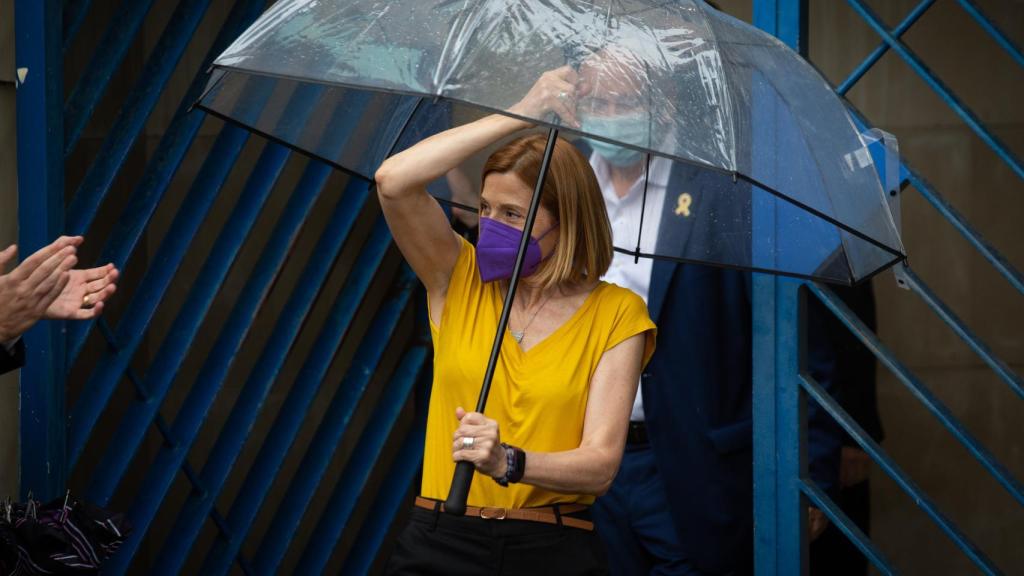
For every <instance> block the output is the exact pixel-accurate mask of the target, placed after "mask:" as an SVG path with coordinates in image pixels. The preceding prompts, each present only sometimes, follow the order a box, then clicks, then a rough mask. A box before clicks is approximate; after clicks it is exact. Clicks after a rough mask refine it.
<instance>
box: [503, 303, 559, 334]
mask: <svg viewBox="0 0 1024 576" xmlns="http://www.w3.org/2000/svg"><path fill="white" fill-rule="evenodd" d="M550 299H551V294H550V293H549V294H548V295H547V296H545V297H544V301H543V302H541V303H540V306H538V307H537V309H536V310H534V311H533V315H532V316H530V320H529V321H528V322H527V323H526V326H523V329H522V330H518V331H517V330H513V329H512V327H511V326H509V327H508V329H509V331H510V332H512V338H514V339H515V341H516V343H517V344H522V343H523V338H525V337H526V329H527V328H529V327H530V324H533V319H534V318H536V317H537V314H538V313H539V312H540V310H541V308H543V307H544V306H545V305H546V304H547V303H548V300H550Z"/></svg>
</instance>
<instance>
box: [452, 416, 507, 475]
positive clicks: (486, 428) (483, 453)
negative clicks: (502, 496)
mask: <svg viewBox="0 0 1024 576" xmlns="http://www.w3.org/2000/svg"><path fill="white" fill-rule="evenodd" d="M455 417H456V418H458V420H459V427H458V429H457V430H455V438H454V441H453V442H452V460H454V461H456V462H460V461H466V462H472V463H473V466H476V469H477V471H478V472H480V473H481V474H486V475H488V476H491V477H492V478H500V477H502V476H504V475H505V469H506V468H507V467H508V461H507V459H506V457H505V448H504V447H503V446H502V445H501V432H500V430H499V429H498V422H497V421H496V420H491V419H490V418H488V417H486V416H484V415H483V414H481V413H479V412H466V411H465V410H463V409H462V408H461V407H460V408H456V409H455ZM469 438H472V440H468V439H469ZM467 444H469V446H468V447H467Z"/></svg>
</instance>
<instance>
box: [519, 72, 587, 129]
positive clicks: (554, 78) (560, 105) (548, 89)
mask: <svg viewBox="0 0 1024 576" xmlns="http://www.w3.org/2000/svg"><path fill="white" fill-rule="evenodd" d="M577 80H578V78H577V74H576V71H575V70H573V69H572V68H571V67H569V66H562V67H561V68H555V69H554V70H548V71H547V72H545V73H543V74H541V76H540V78H538V79H537V81H536V82H535V83H534V84H533V87H531V88H530V91H529V92H527V93H526V96H523V99H522V100H520V101H519V102H517V103H516V104H515V105H514V106H512V107H511V108H509V110H508V111H509V112H511V113H512V114H516V115H518V116H522V117H524V118H533V119H535V120H543V119H544V117H545V116H547V115H548V114H549V113H554V114H557V115H558V117H559V118H561V119H562V123H563V124H565V125H566V126H571V127H573V128H579V126H580V123H579V120H578V119H577V118H576V98H577V90H576V83H577Z"/></svg>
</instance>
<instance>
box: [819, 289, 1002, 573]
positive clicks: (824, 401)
mask: <svg viewBox="0 0 1024 576" xmlns="http://www.w3.org/2000/svg"><path fill="white" fill-rule="evenodd" d="M809 286H811V288H812V289H814V286H813V285H809ZM814 292H815V294H819V297H820V292H819V291H818V290H814ZM826 297H827V298H828V299H829V300H828V301H826V300H825V299H822V301H823V302H825V304H826V305H828V307H829V308H831V309H832V311H833V313H835V314H836V316H837V317H839V319H840V320H842V321H843V323H844V324H846V326H847V328H849V329H850V331H851V332H853V333H854V335H855V336H857V337H858V338H861V340H865V339H871V338H876V336H875V335H874V333H873V332H871V330H870V329H869V328H868V327H866V326H864V324H863V323H862V322H861V321H860V319H859V318H857V316H856V314H854V313H853V312H852V311H851V310H850V309H849V308H846V304H845V303H843V301H842V300H840V299H839V298H837V297H836V296H834V295H829V296H826ZM876 353H877V351H876ZM883 353H885V354H888V351H884V352H883ZM800 385H801V386H803V388H804V390H806V391H807V393H808V394H809V395H810V396H811V397H812V398H814V399H815V400H817V401H818V403H819V404H821V406H822V407H823V408H824V409H825V410H826V411H827V412H828V413H829V414H831V415H832V417H833V418H834V419H835V421H836V422H837V423H838V424H839V425H840V426H842V427H843V429H845V430H846V432H847V433H848V434H849V435H850V437H851V438H853V439H854V441H856V442H857V444H859V445H860V446H861V448H863V449H864V451H865V452H867V453H868V454H869V455H870V456H871V459H872V460H874V462H875V463H876V464H878V465H879V467H881V468H882V470H884V471H885V473H886V474H888V475H889V476H890V477H891V478H892V479H893V480H895V481H896V483H897V484H899V486H900V488H902V489H903V491H904V492H906V493H907V494H908V495H909V496H910V497H911V498H912V499H913V500H914V502H915V503H916V504H917V505H918V506H920V507H921V509H922V510H924V511H925V513H927V514H928V516H930V517H931V518H932V520H934V521H935V523H936V524H938V526H939V528H940V529H942V531H943V532H945V533H946V535H947V536H949V537H950V539H951V540H953V543H955V544H956V545H957V546H959V547H960V549H961V550H963V552H964V554H966V555H967V557H968V558H970V559H971V561H972V562H974V564H975V565H976V566H978V568H980V569H981V570H982V571H983V572H985V573H986V574H989V575H990V576H994V575H997V574H1002V573H1001V572H1000V571H999V569H998V568H997V567H996V566H995V564H993V563H992V561H991V560H989V559H988V557H986V556H985V554H984V553H983V552H982V551H981V550H979V549H978V547H977V546H975V545H974V543H973V542H971V540H970V539H969V538H967V536H966V535H965V534H964V533H963V532H961V531H960V530H959V529H958V528H957V527H956V525H955V524H954V523H953V522H952V521H950V519H949V518H946V516H945V515H944V514H943V513H942V512H941V511H940V510H939V509H938V507H936V506H935V503H934V502H932V500H931V498H929V497H928V496H927V495H925V493H924V491H923V490H921V487H920V486H918V485H917V484H915V483H914V481H913V480H911V479H910V477H909V476H907V474H906V473H905V472H903V470H901V469H900V467H899V466H898V465H897V464H896V462H894V461H893V460H892V458H889V456H888V455H887V454H886V453H885V451H884V450H882V447H881V446H879V445H878V443H877V442H875V441H874V440H873V439H872V438H871V436H870V435H868V433H867V432H865V431H864V429H863V428H861V427H860V425H858V424H857V422H856V421H854V420H853V418H850V415H849V414H847V413H846V412H845V411H844V410H843V409H842V407H841V406H839V403H838V402H836V401H835V400H834V399H833V398H832V397H831V396H829V394H828V393H827V392H825V390H824V389H822V387H821V386H820V385H819V384H818V383H817V382H815V381H814V380H813V379H812V378H810V377H807V376H801V377H800Z"/></svg>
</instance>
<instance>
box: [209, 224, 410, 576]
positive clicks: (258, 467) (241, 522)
mask: <svg viewBox="0 0 1024 576" xmlns="http://www.w3.org/2000/svg"><path fill="white" fill-rule="evenodd" d="M377 225H378V227H380V229H381V232H382V233H386V234H387V235H388V236H387V237H386V238H388V239H389V238H390V233H387V232H386V227H384V222H383V221H379V222H378V224H377ZM380 244H388V243H387V242H383V241H381V239H379V238H378V239H375V243H374V244H368V245H367V247H366V248H365V249H364V252H366V253H368V255H366V256H364V255H362V254H360V259H364V258H371V257H375V256H373V255H372V254H371V253H372V252H373V251H374V250H376V249H379V245H380ZM382 256H383V252H381V253H380V254H379V256H376V257H382ZM362 263H365V264H367V265H366V266H365V270H367V272H368V273H369V274H371V275H373V274H374V273H375V272H376V270H377V268H378V266H379V263H378V264H374V263H373V261H365V262H362ZM361 270H364V269H362V268H358V266H355V268H353V271H361ZM359 274H364V273H362V272H359ZM407 276H408V274H407V273H402V278H401V280H400V282H401V286H402V287H401V289H400V290H398V291H397V293H396V294H394V295H393V296H392V297H391V298H390V299H389V300H387V301H386V302H385V303H384V304H383V305H382V306H381V307H380V308H379V310H378V312H377V317H376V319H375V321H374V324H373V326H372V327H371V329H370V331H369V332H368V335H369V337H368V338H366V339H365V340H364V343H362V344H361V345H360V347H359V349H358V351H357V352H356V358H357V359H358V360H359V362H355V361H354V360H353V364H352V365H351V367H350V368H349V370H348V374H347V375H346V377H345V379H344V380H343V382H342V384H341V385H342V386H355V385H358V384H359V381H360V380H359V379H360V378H361V377H368V373H372V372H373V366H375V365H376V361H374V359H373V358H372V357H373V356H374V352H375V349H371V346H383V345H386V343H387V341H388V340H389V339H390V335H391V332H393V330H394V326H395V325H396V324H397V321H398V318H399V317H400V315H401V312H402V310H404V307H406V304H407V303H408V301H409V294H410V290H411V288H410V287H409V286H408V282H407V280H406V279H407ZM360 301H361V295H359V294H357V293H355V290H352V291H351V293H342V295H341V296H340V297H339V298H338V301H337V302H335V305H334V307H333V310H332V312H331V316H330V317H329V318H328V321H327V324H326V325H325V327H324V329H323V330H322V331H321V334H319V335H318V336H317V339H316V343H315V344H314V346H313V349H312V352H311V353H310V355H309V357H308V358H307V359H306V361H305V363H304V365H303V367H302V371H301V372H300V374H299V377H298V378H297V379H296V382H295V384H294V385H293V386H292V388H291V389H290V390H289V394H288V398H287V399H286V400H285V404H284V405H283V406H282V408H281V411H280V412H279V413H278V416H276V418H275V420H274V422H273V425H272V427H271V428H270V431H269V433H268V434H267V437H266V439H265V441H264V443H263V446H262V447H261V448H260V451H259V454H258V455H257V456H256V460H255V462H254V463H253V465H252V467H251V468H250V471H249V474H248V476H247V477H246V481H245V483H244V484H243V486H242V489H241V490H240V491H239V494H238V496H236V498H234V501H233V502H232V504H231V508H230V510H229V512H228V515H227V522H228V525H229V526H230V527H231V530H232V531H233V534H232V535H233V539H231V540H224V539H218V540H217V541H216V542H215V544H214V547H213V549H211V551H210V553H209V554H208V557H207V559H206V562H205V564H204V567H203V573H204V574H224V573H226V572H227V571H228V569H229V568H230V566H231V563H232V562H233V559H234V557H236V554H238V550H239V547H240V546H241V545H242V542H243V540H244V539H245V537H246V535H247V534H248V533H249V530H250V528H251V527H252V523H253V521H254V520H255V518H256V515H257V512H258V511H259V509H260V507H261V506H262V503H263V500H264V498H266V495H267V493H268V492H269V490H270V487H271V485H272V484H273V481H274V478H275V477H276V475H278V472H279V471H280V469H281V466H282V464H283V462H284V461H285V458H286V457H287V455H288V452H289V450H291V449H292V445H293V443H294V442H295V439H296V437H297V436H298V434H299V429H300V428H301V426H302V423H303V421H304V419H305V415H306V413H307V410H308V408H309V406H310V404H311V403H312V401H313V399H314V398H315V396H316V394H317V392H318V390H319V386H321V384H322V383H323V380H324V377H325V375H326V374H327V370H328V368H329V366H330V364H331V362H332V360H333V358H334V356H335V354H336V352H337V348H338V345H339V344H340V343H341V341H342V339H343V338H344V332H345V326H344V324H346V323H344V322H343V321H344V319H345V318H348V317H350V316H351V315H353V314H354V308H355V306H357V305H358V303H359V302H360ZM378 356H379V355H378Z"/></svg>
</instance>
